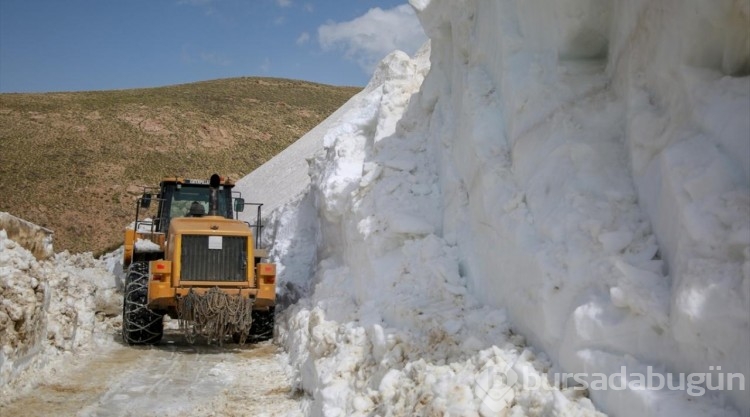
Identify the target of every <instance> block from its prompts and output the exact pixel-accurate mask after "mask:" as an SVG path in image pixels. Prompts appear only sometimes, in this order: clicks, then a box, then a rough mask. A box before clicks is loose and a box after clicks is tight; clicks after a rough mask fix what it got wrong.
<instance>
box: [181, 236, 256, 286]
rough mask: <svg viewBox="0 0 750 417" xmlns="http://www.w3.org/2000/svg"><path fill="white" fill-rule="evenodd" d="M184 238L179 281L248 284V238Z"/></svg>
mask: <svg viewBox="0 0 750 417" xmlns="http://www.w3.org/2000/svg"><path fill="white" fill-rule="evenodd" d="M211 239H212V241H211V248H209V236H202V235H184V236H182V267H181V269H180V279H181V280H185V281H228V282H237V281H245V280H246V278H245V276H246V270H247V238H246V237H242V236H221V237H218V236H213V237H211Z"/></svg>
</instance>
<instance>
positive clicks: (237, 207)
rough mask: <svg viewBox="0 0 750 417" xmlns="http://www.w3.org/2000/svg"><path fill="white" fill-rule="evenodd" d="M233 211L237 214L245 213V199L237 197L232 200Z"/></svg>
mask: <svg viewBox="0 0 750 417" xmlns="http://www.w3.org/2000/svg"><path fill="white" fill-rule="evenodd" d="M234 211H235V212H237V213H242V212H243V211H245V199H244V198H241V197H238V198H235V199H234Z"/></svg>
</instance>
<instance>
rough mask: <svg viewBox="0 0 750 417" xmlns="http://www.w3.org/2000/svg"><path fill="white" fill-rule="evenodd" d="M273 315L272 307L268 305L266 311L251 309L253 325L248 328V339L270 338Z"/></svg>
mask: <svg viewBox="0 0 750 417" xmlns="http://www.w3.org/2000/svg"><path fill="white" fill-rule="evenodd" d="M275 316H276V314H275V309H274V307H270V308H269V309H268V311H258V310H253V326H252V327H251V328H250V337H249V338H248V340H250V341H252V342H262V341H264V340H269V339H272V338H273V327H274V321H275Z"/></svg>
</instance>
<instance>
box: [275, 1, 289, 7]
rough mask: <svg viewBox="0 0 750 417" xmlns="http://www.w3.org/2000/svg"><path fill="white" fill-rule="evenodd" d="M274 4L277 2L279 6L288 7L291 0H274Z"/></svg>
mask: <svg viewBox="0 0 750 417" xmlns="http://www.w3.org/2000/svg"><path fill="white" fill-rule="evenodd" d="M276 4H278V5H279V7H289V6H291V5H292V0H276Z"/></svg>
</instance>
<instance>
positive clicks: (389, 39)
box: [318, 4, 427, 74]
mask: <svg viewBox="0 0 750 417" xmlns="http://www.w3.org/2000/svg"><path fill="white" fill-rule="evenodd" d="M318 40H319V41H320V46H321V47H322V48H323V49H324V50H335V49H338V50H343V51H344V57H345V58H346V59H349V60H352V61H355V62H357V64H359V66H360V67H361V68H362V69H363V70H364V71H365V72H367V73H368V74H371V73H372V71H373V70H374V69H375V66H376V65H377V63H378V62H379V61H380V60H381V59H382V58H383V57H385V56H386V55H388V54H389V53H391V52H393V51H394V50H396V49H399V50H402V51H404V52H406V53H408V54H410V55H411V54H413V53H414V52H416V51H417V49H419V47H420V46H422V44H423V43H424V42H425V41H427V37H426V36H425V34H424V31H423V30H422V26H421V25H420V23H419V20H418V19H417V16H416V15H415V14H414V9H412V8H411V6H409V5H408V4H404V5H401V6H397V7H394V8H392V9H389V10H383V9H380V8H374V9H370V10H369V11H368V12H367V13H365V14H364V15H362V16H359V17H357V18H355V19H353V20H350V21H348V22H341V23H335V22H333V23H326V24H324V25H322V26H320V27H319V28H318Z"/></svg>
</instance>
